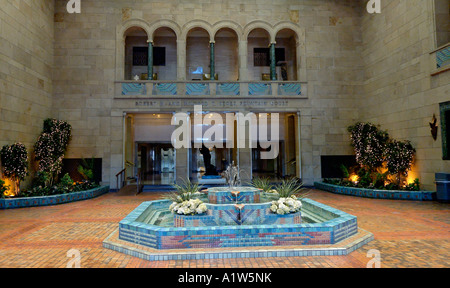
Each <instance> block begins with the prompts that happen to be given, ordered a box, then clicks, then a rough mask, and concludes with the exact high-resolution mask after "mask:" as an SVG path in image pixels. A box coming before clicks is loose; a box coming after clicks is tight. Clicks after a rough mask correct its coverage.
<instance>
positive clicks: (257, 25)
mask: <svg viewBox="0 0 450 288" xmlns="http://www.w3.org/2000/svg"><path fill="white" fill-rule="evenodd" d="M255 29H263V30H265V31H267V33H268V34H269V38H270V39H269V40H270V42H275V34H274V33H273V31H274V29H273V27H272V25H270V24H269V23H267V22H265V21H262V20H255V21H252V22H250V23H248V24H247V25H246V26H245V27H244V33H243V38H244V39H245V40H246V39H248V35H249V34H250V33H251V32H252V31H253V30H255Z"/></svg>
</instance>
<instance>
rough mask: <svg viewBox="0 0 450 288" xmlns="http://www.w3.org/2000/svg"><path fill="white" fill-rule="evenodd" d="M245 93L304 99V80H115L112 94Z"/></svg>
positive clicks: (305, 91)
mask: <svg viewBox="0 0 450 288" xmlns="http://www.w3.org/2000/svg"><path fill="white" fill-rule="evenodd" d="M191 97H220V98H223V97H231V98H232V97H235V98H236V97H237V98H239V97H245V98H251V97H255V98H264V97H270V98H276V97H279V98H298V99H302V98H304V99H306V98H308V96H307V83H306V82H292V81H259V82H255V81H253V82H252V81H235V82H233V81H116V82H115V98H116V99H122V98H126V99H132V98H191Z"/></svg>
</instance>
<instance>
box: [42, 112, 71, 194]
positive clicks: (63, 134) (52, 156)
mask: <svg viewBox="0 0 450 288" xmlns="http://www.w3.org/2000/svg"><path fill="white" fill-rule="evenodd" d="M71 130H72V127H71V126H70V124H68V123H67V122H65V121H61V120H56V119H46V120H44V129H43V131H42V133H41V135H40V136H39V138H38V140H37V142H36V143H35V145H34V153H35V158H36V160H37V161H39V171H40V172H48V173H49V178H50V179H49V182H48V183H47V184H48V185H47V187H48V186H51V185H53V183H54V182H55V180H56V179H57V177H58V174H59V173H61V169H62V160H63V158H64V153H65V151H66V149H67V145H68V144H69V140H70V136H71Z"/></svg>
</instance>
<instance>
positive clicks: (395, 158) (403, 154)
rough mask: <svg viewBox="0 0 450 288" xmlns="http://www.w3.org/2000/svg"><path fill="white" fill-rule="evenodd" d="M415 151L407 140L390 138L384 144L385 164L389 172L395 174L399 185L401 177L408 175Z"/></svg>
mask: <svg viewBox="0 0 450 288" xmlns="http://www.w3.org/2000/svg"><path fill="white" fill-rule="evenodd" d="M415 152H416V150H415V149H414V148H413V147H412V145H411V142H409V141H403V142H402V141H397V140H392V141H390V142H389V143H388V144H387V145H386V149H385V151H384V155H385V159H386V166H387V169H388V171H389V173H390V174H392V175H395V174H397V180H398V184H399V185H400V183H401V177H402V176H408V171H409V170H411V166H412V163H413V159H414V154H415Z"/></svg>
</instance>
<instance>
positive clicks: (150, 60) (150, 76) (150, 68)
mask: <svg viewBox="0 0 450 288" xmlns="http://www.w3.org/2000/svg"><path fill="white" fill-rule="evenodd" d="M147 42H148V78H147V79H148V80H153V41H150V40H148V41H147Z"/></svg>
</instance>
